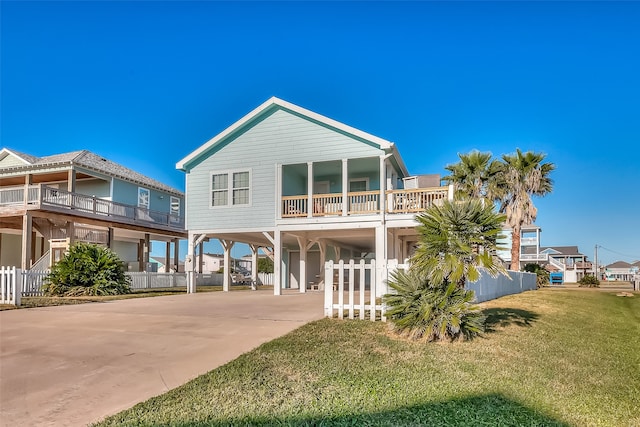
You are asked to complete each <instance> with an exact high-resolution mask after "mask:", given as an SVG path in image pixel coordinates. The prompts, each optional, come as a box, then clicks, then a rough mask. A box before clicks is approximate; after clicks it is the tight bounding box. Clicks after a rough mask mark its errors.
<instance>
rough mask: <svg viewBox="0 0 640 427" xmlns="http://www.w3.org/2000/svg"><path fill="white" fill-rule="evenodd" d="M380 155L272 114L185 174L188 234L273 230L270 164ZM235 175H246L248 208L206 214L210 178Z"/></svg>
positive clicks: (337, 135) (313, 125) (327, 131)
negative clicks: (216, 174)
mask: <svg viewBox="0 0 640 427" xmlns="http://www.w3.org/2000/svg"><path fill="white" fill-rule="evenodd" d="M380 154H382V151H381V150H380V149H377V148H375V147H372V146H369V145H367V144H365V143H362V142H360V141H357V140H355V139H353V138H350V137H348V136H346V135H343V134H341V133H339V132H336V131H333V130H331V129H328V128H326V127H324V126H322V125H319V124H316V123H313V122H311V121H309V120H306V119H303V118H301V117H298V116H296V115H293V114H291V113H288V112H286V111H283V110H278V111H276V112H275V113H273V114H272V115H270V116H269V117H267V118H266V119H265V120H263V121H261V122H259V123H258V124H257V125H255V126H254V127H252V128H250V129H249V130H247V131H246V132H245V133H243V134H241V135H240V136H238V137H237V138H236V139H235V140H234V141H232V142H231V143H230V144H228V145H227V146H225V147H223V148H222V149H220V150H219V151H218V152H216V153H215V154H214V155H211V156H209V158H207V159H205V160H203V161H202V162H200V163H199V164H198V165H197V166H196V167H194V168H193V169H192V170H191V171H190V172H189V173H188V174H187V192H188V195H187V227H188V228H189V229H191V230H206V229H211V228H239V229H242V228H263V227H265V228H270V227H273V226H274V224H275V209H276V200H275V185H276V167H275V165H276V164H294V163H306V162H308V161H314V162H321V161H329V160H339V159H343V158H360V157H371V156H378V155H380ZM236 169H251V206H250V207H237V208H235V207H228V208H218V209H211V208H209V205H210V200H209V199H210V184H209V179H210V174H211V172H214V171H224V170H236Z"/></svg>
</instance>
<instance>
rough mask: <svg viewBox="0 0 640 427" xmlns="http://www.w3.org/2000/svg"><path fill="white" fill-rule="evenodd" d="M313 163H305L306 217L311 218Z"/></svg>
mask: <svg viewBox="0 0 640 427" xmlns="http://www.w3.org/2000/svg"><path fill="white" fill-rule="evenodd" d="M314 210H315V206H314V205H313V162H307V217H308V218H311V217H313V212H314Z"/></svg>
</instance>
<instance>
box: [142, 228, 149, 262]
mask: <svg viewBox="0 0 640 427" xmlns="http://www.w3.org/2000/svg"><path fill="white" fill-rule="evenodd" d="M149 252H151V241H150V240H149V233H145V234H144V246H143V252H142V262H143V263H144V266H143V271H147V265H148V264H149Z"/></svg>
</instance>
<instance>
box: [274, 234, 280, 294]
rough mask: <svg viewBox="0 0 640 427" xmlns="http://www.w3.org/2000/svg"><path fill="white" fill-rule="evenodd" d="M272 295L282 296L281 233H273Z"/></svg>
mask: <svg viewBox="0 0 640 427" xmlns="http://www.w3.org/2000/svg"><path fill="white" fill-rule="evenodd" d="M273 294H274V295H280V294H282V233H281V232H280V230H279V229H277V228H276V229H275V230H274V231H273Z"/></svg>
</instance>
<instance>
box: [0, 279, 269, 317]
mask: <svg viewBox="0 0 640 427" xmlns="http://www.w3.org/2000/svg"><path fill="white" fill-rule="evenodd" d="M263 288H272V286H264V287H263V286H258V289H263ZM248 289H251V286H248V285H247V286H242V285H238V286H236V285H234V286H233V287H232V289H231V290H232V291H237V290H248ZM196 291H197V292H198V293H200V292H220V291H222V286H198V287H196ZM185 292H186V288H185V287H179V288H156V289H138V290H135V291H133V292H131V293H130V294H123V295H105V296H88V297H23V298H22V299H21V301H20V307H16V306H14V305H8V304H0V311H3V310H12V309H16V308H35V307H53V306H56V305H73V304H86V303H90V302H107V301H115V300H122V299H132V298H148V297H161V296H165V295H180V294H184V293H185Z"/></svg>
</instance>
